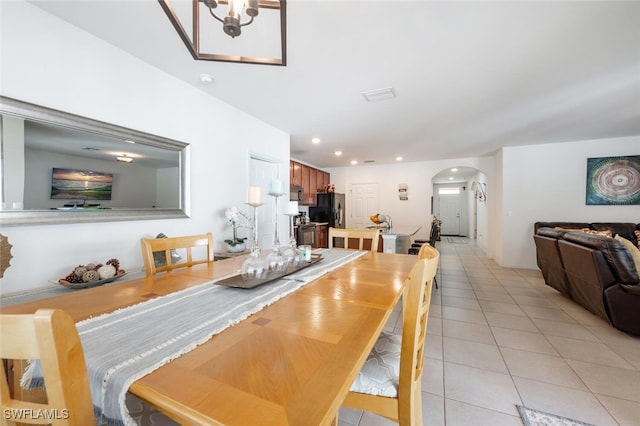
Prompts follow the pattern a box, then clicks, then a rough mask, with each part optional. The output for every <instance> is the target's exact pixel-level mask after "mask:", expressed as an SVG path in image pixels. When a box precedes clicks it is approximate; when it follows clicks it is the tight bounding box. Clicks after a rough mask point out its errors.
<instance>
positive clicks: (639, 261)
mask: <svg viewBox="0 0 640 426" xmlns="http://www.w3.org/2000/svg"><path fill="white" fill-rule="evenodd" d="M615 239H616V240H618V241H620V242H621V243H622V244H624V246H625V247H626V248H627V250H629V252H630V253H631V257H632V258H633V263H634V264H635V265H636V271H638V275H640V250H639V249H638V248H637V247H636V246H634V245H633V243H632V242H631V241H629V240H627V239H626V238H624V237H621V236H620V235H616V238H615Z"/></svg>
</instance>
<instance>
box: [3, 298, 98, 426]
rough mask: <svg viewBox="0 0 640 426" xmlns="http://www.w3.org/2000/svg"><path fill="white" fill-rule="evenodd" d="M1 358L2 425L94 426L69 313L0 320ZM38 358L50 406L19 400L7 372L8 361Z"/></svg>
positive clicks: (81, 356) (16, 387)
mask: <svg viewBox="0 0 640 426" xmlns="http://www.w3.org/2000/svg"><path fill="white" fill-rule="evenodd" d="M0 358H1V359H2V360H4V361H2V362H0V369H1V373H2V375H1V376H0V395H1V398H0V399H1V402H2V408H3V413H2V419H1V420H0V423H1V424H2V425H5V424H6V425H14V424H22V423H28V424H53V425H55V426H58V425H69V426H73V425H77V426H86V425H95V418H94V415H93V403H92V402H91V389H90V387H89V379H88V377H87V369H86V365H85V360H84V353H83V351H82V344H81V343H80V338H79V336H78V331H77V329H76V325H75V323H74V322H73V320H72V319H71V317H70V316H69V315H68V314H67V313H66V312H64V311H62V310H60V309H39V310H38V311H36V313H35V314H30V315H7V314H3V315H0ZM36 359H37V360H40V365H41V370H42V376H43V378H44V389H45V392H46V403H40V402H31V401H27V400H25V399H24V398H21V395H23V393H22V389H21V388H20V385H19V378H18V379H17V380H13V381H12V382H9V380H8V378H7V377H8V376H7V374H6V373H8V371H5V362H7V365H11V364H10V362H14V361H17V360H36ZM14 370H15V369H14ZM9 373H15V371H13V372H12V371H9ZM11 376H13V374H9V377H11ZM39 413H41V416H40V415H39ZM21 416H22V418H20V417H21ZM25 416H26V417H25ZM27 417H38V418H27Z"/></svg>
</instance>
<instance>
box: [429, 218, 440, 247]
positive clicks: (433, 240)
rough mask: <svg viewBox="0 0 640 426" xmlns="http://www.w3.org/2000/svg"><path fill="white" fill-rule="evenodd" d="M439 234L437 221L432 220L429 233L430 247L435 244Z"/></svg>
mask: <svg viewBox="0 0 640 426" xmlns="http://www.w3.org/2000/svg"><path fill="white" fill-rule="evenodd" d="M439 236H440V224H439V223H437V222H433V223H432V224H431V233H430V234H429V244H430V245H431V247H435V246H436V241H438V237H439Z"/></svg>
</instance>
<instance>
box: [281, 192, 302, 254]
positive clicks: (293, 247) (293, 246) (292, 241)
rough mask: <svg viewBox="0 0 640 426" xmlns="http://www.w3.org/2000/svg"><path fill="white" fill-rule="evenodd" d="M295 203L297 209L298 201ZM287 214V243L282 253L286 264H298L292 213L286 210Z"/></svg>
mask: <svg viewBox="0 0 640 426" xmlns="http://www.w3.org/2000/svg"><path fill="white" fill-rule="evenodd" d="M295 204H296V208H295V210H297V204H298V203H295ZM287 215H288V216H289V231H290V235H289V245H288V246H287V248H286V249H285V250H284V253H282V254H283V256H284V257H285V259H286V260H287V264H288V265H289V266H298V264H299V263H300V253H298V248H297V244H296V234H295V232H294V228H293V217H294V214H293V213H292V212H288V213H287Z"/></svg>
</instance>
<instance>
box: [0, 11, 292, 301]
mask: <svg viewBox="0 0 640 426" xmlns="http://www.w3.org/2000/svg"><path fill="white" fill-rule="evenodd" d="M1 8H2V11H1V22H0V23H1V29H0V31H1V33H0V40H1V43H2V45H1V48H2V57H1V59H2V63H1V68H0V91H1V94H2V95H3V96H8V97H12V98H16V99H19V100H22V101H26V102H32V103H35V104H39V105H43V106H46V107H50V108H55V109H59V110H62V111H66V112H70V113H73V114H77V115H81V116H86V117H90V118H93V119H97V120H102V121H106V122H110V123H114V124H117V125H122V126H125V127H129V128H132V129H136V130H139V131H143V132H148V133H152V134H157V135H162V136H165V137H168V138H172V139H176V140H180V141H184V142H187V143H190V144H191V161H190V162H191V176H190V177H191V193H190V198H191V218H188V219H171V220H154V221H131V222H107V223H94V224H71V225H47V226H23V227H20V226H19V227H2V229H1V230H0V231H1V232H2V234H3V235H6V236H7V237H8V239H9V242H10V243H11V244H12V245H13V249H12V255H13V259H11V266H10V267H9V268H8V269H7V270H6V271H5V273H4V277H3V278H2V279H0V293H2V294H4V293H10V292H16V291H22V290H27V289H32V288H37V287H42V286H46V285H51V284H50V283H48V282H47V280H57V279H58V278H61V277H63V276H64V275H66V274H67V273H68V272H69V271H70V270H71V269H72V268H73V267H74V266H76V265H78V264H84V263H88V262H105V261H106V260H108V259H109V258H112V257H117V258H118V259H120V261H121V265H122V267H123V268H124V269H126V270H135V269H139V268H141V267H142V257H141V254H140V238H142V237H151V236H155V235H156V234H158V233H159V232H164V233H165V234H167V235H170V236H171V235H185V234H190V233H202V232H208V231H211V232H213V234H214V239H215V241H216V249H217V250H219V249H220V248H221V247H222V244H221V242H222V240H224V238H226V236H227V235H228V234H229V235H230V233H231V230H230V228H229V227H228V226H227V223H226V220H225V218H224V210H225V209H226V208H227V207H229V206H232V205H236V206H243V205H244V201H245V197H246V187H247V182H248V173H249V172H248V166H249V155H250V153H255V154H258V155H268V156H269V157H271V158H277V159H278V160H279V161H281V164H280V167H281V170H280V175H281V176H287V177H288V175H289V136H288V135H287V134H286V133H284V132H282V131H279V130H277V129H275V128H273V127H271V126H269V125H267V124H265V123H263V122H261V121H258V120H256V119H255V118H253V117H251V116H249V115H247V114H245V113H243V112H242V111H239V110H237V109H235V108H233V107H231V106H229V105H227V104H224V103H222V102H220V101H218V100H217V99H214V98H212V97H211V96H209V95H207V94H205V93H204V92H202V91H200V90H198V89H196V88H194V87H192V86H190V85H188V84H186V83H184V82H181V81H178V80H176V79H175V78H173V77H171V76H169V75H167V74H166V73H164V72H162V71H159V70H157V69H155V68H153V67H151V66H149V65H148V64H146V63H144V62H142V61H140V60H138V59H137V58H135V57H133V56H131V55H129V54H127V53H125V52H123V51H121V50H118V49H116V48H114V47H113V46H111V45H109V44H107V43H104V42H103V41H101V40H99V39H97V38H95V37H93V36H91V35H89V34H87V33H85V32H83V31H82V30H79V29H78V28H76V27H73V26H71V25H69V24H67V23H65V22H63V21H61V20H59V19H57V18H55V17H53V16H51V15H49V14H47V13H45V12H43V11H42V10H40V9H38V8H36V7H34V6H32V5H31V4H29V3H26V2H22V1H11V2H2V5H1ZM230 66H243V65H230ZM287 181H288V179H287ZM287 184H288V182H287ZM282 232H284V233H286V232H287V231H286V230H285V229H282Z"/></svg>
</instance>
